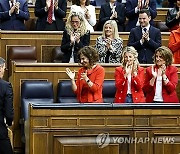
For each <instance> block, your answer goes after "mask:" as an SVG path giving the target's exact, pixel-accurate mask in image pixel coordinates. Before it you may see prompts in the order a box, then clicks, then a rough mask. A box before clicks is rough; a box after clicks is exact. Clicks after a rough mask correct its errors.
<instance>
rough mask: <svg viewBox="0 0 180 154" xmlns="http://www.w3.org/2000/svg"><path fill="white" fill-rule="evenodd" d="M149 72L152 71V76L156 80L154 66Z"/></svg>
mask: <svg viewBox="0 0 180 154" xmlns="http://www.w3.org/2000/svg"><path fill="white" fill-rule="evenodd" d="M151 71H152V76H153V78H156V77H157V72H156V70H155V69H154V65H153V66H152V68H151Z"/></svg>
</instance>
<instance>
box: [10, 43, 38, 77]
mask: <svg viewBox="0 0 180 154" xmlns="http://www.w3.org/2000/svg"><path fill="white" fill-rule="evenodd" d="M12 61H15V62H28V63H36V62H37V52H36V47H35V46H28V47H26V46H19V47H11V48H10V49H9V52H8V70H9V71H8V72H9V76H11V70H12V64H11V62H12Z"/></svg>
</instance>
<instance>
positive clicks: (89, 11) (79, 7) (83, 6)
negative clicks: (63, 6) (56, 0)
mask: <svg viewBox="0 0 180 154" xmlns="http://www.w3.org/2000/svg"><path fill="white" fill-rule="evenodd" d="M89 4H90V1H89V0H76V3H75V5H72V6H71V9H70V11H71V12H81V13H82V14H83V16H84V18H85V23H86V26H87V29H88V30H89V31H90V32H94V28H93V26H95V24H96V12H95V7H94V6H92V5H89Z"/></svg>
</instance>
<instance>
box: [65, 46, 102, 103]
mask: <svg viewBox="0 0 180 154" xmlns="http://www.w3.org/2000/svg"><path fill="white" fill-rule="evenodd" d="M78 59H79V63H80V64H81V65H82V68H80V69H79V71H78V74H77V80H76V82H75V71H74V72H72V71H71V70H70V69H69V68H66V73H67V75H68V76H69V78H70V79H71V82H72V89H73V91H74V92H75V93H76V95H77V99H78V101H79V102H81V103H85V102H87V103H92V102H96V103H100V102H103V97H102V86H103V81H104V76H105V73H104V68H103V67H101V66H100V65H98V64H96V62H97V61H98V54H97V51H96V50H95V49H94V48H93V47H90V46H86V47H84V48H82V49H81V50H80V51H79V52H78Z"/></svg>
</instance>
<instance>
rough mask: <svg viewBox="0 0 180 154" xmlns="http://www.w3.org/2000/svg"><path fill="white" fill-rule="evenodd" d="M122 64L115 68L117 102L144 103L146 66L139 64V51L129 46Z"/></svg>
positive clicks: (126, 48)
mask: <svg viewBox="0 0 180 154" xmlns="http://www.w3.org/2000/svg"><path fill="white" fill-rule="evenodd" d="M121 62H122V66H120V67H117V68H116V70H115V85H116V95H115V101H114V102H115V103H143V102H145V98H144V93H143V90H142V88H143V83H144V82H143V81H144V68H142V67H140V66H139V62H138V53H137V51H136V50H135V48H134V47H132V46H127V47H125V48H124V50H123V54H122V61H121Z"/></svg>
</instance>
